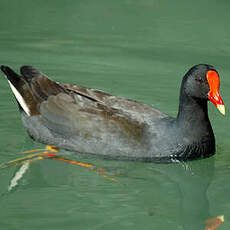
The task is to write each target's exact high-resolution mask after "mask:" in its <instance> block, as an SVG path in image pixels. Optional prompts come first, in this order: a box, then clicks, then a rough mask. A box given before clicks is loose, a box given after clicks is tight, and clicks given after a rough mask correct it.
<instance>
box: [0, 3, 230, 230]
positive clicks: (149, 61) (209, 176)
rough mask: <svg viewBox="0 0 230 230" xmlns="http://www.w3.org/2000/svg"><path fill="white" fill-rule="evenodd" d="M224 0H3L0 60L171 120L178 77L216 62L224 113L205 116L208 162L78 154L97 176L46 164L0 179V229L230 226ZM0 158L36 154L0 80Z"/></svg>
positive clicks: (228, 35)
mask: <svg viewBox="0 0 230 230" xmlns="http://www.w3.org/2000/svg"><path fill="white" fill-rule="evenodd" d="M229 12H230V2H229V1H224V0H220V1H216V0H209V1H207V0H206V1H199V0H194V1H189V2H188V1H182V0H178V1H170V0H163V1H160V0H152V1H150V0H142V1H140V0H139V1H138V0H123V1H122V0H117V1H106V0H101V1H93V0H88V1H87V0H86V1H79V0H78V1H73V0H66V1H60V0H57V1H51V0H46V1H42V0H38V1H29V0H21V1H16V0H11V1H8V0H1V1H0V63H1V64H5V65H9V66H11V67H13V68H14V69H17V70H18V68H19V67H20V66H21V65H25V64H29V65H34V66H35V67H37V68H39V69H41V70H42V71H43V72H44V73H46V74H47V75H49V76H50V77H52V79H54V80H56V81H60V82H69V83H77V84H80V85H84V86H88V87H94V88H99V89H102V90H105V91H107V92H109V93H112V94H116V95H119V96H124V97H127V98H132V99H135V100H139V101H142V102H144V103H147V104H151V105H153V106H155V107H157V108H158V109H160V110H162V111H164V112H166V113H168V114H171V115H174V116H175V115H176V114H177V107H178V93H179V87H180V82H181V78H182V76H183V74H184V73H185V72H186V71H187V70H188V68H190V67H191V66H192V65H194V64H198V63H208V64H213V65H214V66H215V67H216V69H217V70H218V71H219V74H220V76H221V93H222V96H223V99H224V102H225V105H226V107H227V115H226V116H225V117H223V116H222V115H221V114H220V113H218V111H216V109H215V107H214V106H213V105H210V106H209V111H210V112H209V115H210V119H211V121H212V125H213V129H214V132H215V135H216V142H217V153H216V155H215V156H214V157H212V158H209V159H205V160H200V161H194V162H189V163H187V164H182V163H181V164H166V165H161V164H152V163H138V162H136V163H135V162H117V161H105V160H102V159H97V158H95V157H94V158H89V157H88V158H84V157H81V158H79V156H76V155H74V154H73V153H68V152H65V151H61V154H62V156H66V157H68V158H70V159H72V160H81V161H82V162H88V163H93V164H94V165H96V166H97V167H103V168H105V169H106V172H107V174H108V175H109V176H111V177H114V174H116V175H117V176H115V178H116V179H119V180H120V183H116V182H113V181H111V180H109V179H106V178H104V177H103V176H101V175H98V174H96V173H95V172H93V171H91V170H89V169H86V168H83V167H78V166H74V165H68V164H65V163H63V162H58V161H54V160H43V161H37V162H34V163H31V164H30V165H29V168H28V170H27V171H25V174H24V175H23V177H22V178H21V179H20V180H18V181H17V183H18V184H17V185H15V186H14V187H12V189H9V186H10V185H11V183H12V180H13V178H15V176H16V174H17V172H18V171H19V170H20V167H17V168H7V169H4V170H3V169H1V171H0V195H1V196H0V206H1V209H0V229H7V230H8V229H9V230H11V229H12V230H14V229H20V230H21V229H24V230H37V229H39V230H40V229H43V230H50V229H55V230H57V229H58V230H59V229H67V230H72V229H73V230H76V229H83V230H85V229H89V230H91V229H92V230H102V229H106V230H107V229H125V230H129V229H130V230H131V229H132V230H136V229H146V230H148V229H157V230H161V229H162V230H166V229H170V230H174V229H175V230H176V229H178V230H182V229H185V230H199V229H204V228H205V224H204V223H205V219H207V218H210V217H214V216H217V215H224V216H225V219H226V221H225V223H224V224H223V225H222V226H221V227H219V229H229V228H230V222H229V220H230V197H229V194H230V183H229V177H230V155H229V149H230V142H229V140H230V132H229V129H228V128H229V127H230V121H229V111H228V108H229V100H230V93H229V92H230V65H229V63H230V29H229V28H230V27H229V22H230V14H229ZM0 146H1V148H0V162H1V163H2V162H6V161H9V160H12V159H15V158H18V157H20V156H21V154H20V153H19V152H22V151H25V150H28V149H31V148H37V147H44V146H43V145H41V144H38V143H35V142H33V141H32V140H30V139H29V138H28V137H27V134H26V133H25V131H24V129H23V127H22V124H21V120H20V116H19V113H18V110H17V106H16V103H15V101H14V98H13V96H12V93H11V92H10V89H9V86H8V84H7V81H6V80H5V79H4V78H3V75H2V74H1V76H0Z"/></svg>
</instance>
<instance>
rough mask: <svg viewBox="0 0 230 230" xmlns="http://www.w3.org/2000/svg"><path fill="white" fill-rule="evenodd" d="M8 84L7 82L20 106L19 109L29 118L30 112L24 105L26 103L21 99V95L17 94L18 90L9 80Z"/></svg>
mask: <svg viewBox="0 0 230 230" xmlns="http://www.w3.org/2000/svg"><path fill="white" fill-rule="evenodd" d="M8 82H9V85H10V88H11V89H12V91H13V93H14V95H15V97H16V99H17V101H18V103H19V104H20V105H21V107H22V108H23V110H24V111H25V112H26V114H27V115H28V116H30V110H29V108H28V106H27V105H26V102H25V100H24V99H23V97H22V95H21V94H20V93H19V92H18V90H17V89H16V88H15V87H14V86H13V84H12V83H11V82H10V81H9V80H8Z"/></svg>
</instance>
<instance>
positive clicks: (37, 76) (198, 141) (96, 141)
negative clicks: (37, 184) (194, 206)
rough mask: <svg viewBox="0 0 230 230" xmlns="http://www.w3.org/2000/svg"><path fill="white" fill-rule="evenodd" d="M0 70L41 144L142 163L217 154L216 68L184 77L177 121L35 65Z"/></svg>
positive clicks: (206, 67) (208, 67)
mask: <svg viewBox="0 0 230 230" xmlns="http://www.w3.org/2000/svg"><path fill="white" fill-rule="evenodd" d="M0 68H1V71H2V72H3V73H4V75H5V77H6V79H7V80H8V83H9V85H10V88H11V90H12V92H13V95H14V97H15V98H16V101H17V103H18V107H19V111H20V113H21V118H22V123H23V125H24V127H25V130H26V131H27V133H28V134H29V136H30V137H31V138H32V139H33V140H35V141H37V142H40V143H43V144H48V145H54V146H57V147H58V148H60V149H65V150H68V151H71V152H76V153H79V154H86V155H88V154H89V155H95V156H98V157H102V158H104V159H112V160H130V161H144V162H175V161H176V162H178V161H187V160H194V159H201V158H207V157H210V156H212V155H213V154H214V153H215V136H214V133H213V129H212V126H211V123H210V120H209V117H208V106H207V103H208V101H211V102H212V103H213V104H214V105H215V106H216V108H217V109H218V110H219V111H220V113H222V114H223V115H224V114H225V106H224V103H223V100H222V98H221V96H220V93H219V85H220V76H219V74H218V72H217V70H215V68H214V67H213V66H212V65H208V64H198V65H195V66H193V67H192V68H191V69H189V70H188V71H187V73H186V74H185V75H184V77H183V79H182V83H181V88H180V96H179V108H178V114H177V116H176V117H172V116H170V115H168V114H166V113H164V112H161V111H159V110H158V109H156V108H154V107H152V106H150V105H147V104H144V103H140V102H137V101H135V100H131V99H126V98H123V97H120V96H115V95H111V94H108V93H106V92H104V91H101V90H99V89H93V88H87V87H83V86H80V85H73V84H67V83H59V82H55V81H53V80H51V79H49V78H48V77H47V76H46V75H45V74H43V73H42V72H40V71H39V70H38V69H36V68H34V67H33V66H22V67H21V68H20V74H18V73H16V72H14V71H13V70H12V69H11V68H10V67H8V66H4V65H1V67H0ZM168 87H170V86H168Z"/></svg>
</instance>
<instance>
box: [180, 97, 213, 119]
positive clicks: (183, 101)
mask: <svg viewBox="0 0 230 230" xmlns="http://www.w3.org/2000/svg"><path fill="white" fill-rule="evenodd" d="M177 120H178V121H188V120H189V121H190V123H191V124H192V123H193V122H203V121H209V118H208V105H207V101H206V100H202V99H197V98H192V97H189V96H187V95H186V94H185V93H182V94H181V95H180V104H179V111H178V115H177Z"/></svg>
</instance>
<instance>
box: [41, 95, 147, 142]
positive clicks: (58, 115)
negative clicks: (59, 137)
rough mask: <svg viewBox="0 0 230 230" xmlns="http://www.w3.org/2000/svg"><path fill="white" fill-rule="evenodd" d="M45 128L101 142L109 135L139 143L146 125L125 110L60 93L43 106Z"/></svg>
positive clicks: (78, 96) (42, 114)
mask: <svg viewBox="0 0 230 230" xmlns="http://www.w3.org/2000/svg"><path fill="white" fill-rule="evenodd" d="M40 113H41V116H42V119H43V122H44V124H45V125H46V126H47V127H48V128H49V129H51V130H53V131H54V132H57V133H59V134H62V133H65V134H67V135H80V136H84V137H86V138H92V137H94V138H96V139H101V138H103V136H104V135H105V134H106V133H107V134H112V135H115V136H117V135H119V136H123V137H127V138H135V139H138V138H140V137H141V136H142V133H143V131H144V123H142V122H140V121H137V120H135V119H133V118H131V117H130V116H129V114H127V113H124V112H123V111H121V110H118V109H114V108H111V107H108V106H106V105H104V104H101V103H100V102H97V101H92V100H91V99H89V98H87V97H84V96H80V95H78V94H72V95H70V94H65V93H60V94H58V95H56V96H50V97H49V98H48V99H47V100H46V101H44V102H43V103H41V106H40Z"/></svg>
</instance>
